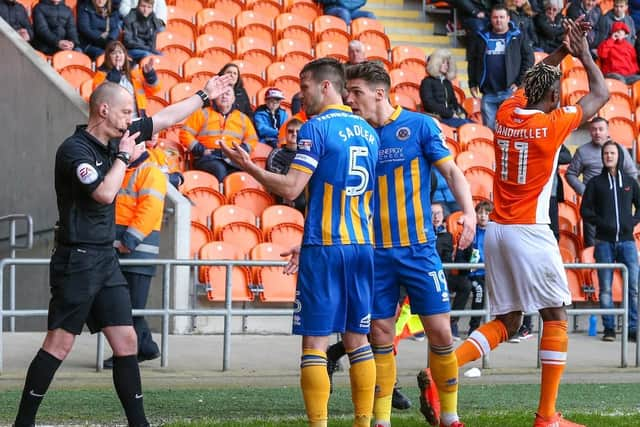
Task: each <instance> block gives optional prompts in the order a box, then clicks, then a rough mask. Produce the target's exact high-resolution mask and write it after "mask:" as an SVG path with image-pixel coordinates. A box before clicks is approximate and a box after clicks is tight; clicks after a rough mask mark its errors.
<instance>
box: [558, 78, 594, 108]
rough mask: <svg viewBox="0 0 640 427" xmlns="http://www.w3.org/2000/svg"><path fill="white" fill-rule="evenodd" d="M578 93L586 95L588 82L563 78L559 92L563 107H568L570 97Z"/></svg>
mask: <svg viewBox="0 0 640 427" xmlns="http://www.w3.org/2000/svg"><path fill="white" fill-rule="evenodd" d="M578 91H580V92H582V93H588V92H589V82H588V81H587V80H582V79H576V78H563V79H562V80H561V83H560V92H561V94H562V103H563V105H570V103H569V97H570V95H571V94H572V93H574V92H578ZM578 99H580V98H578ZM575 101H577V99H576V100H575ZM575 101H574V104H575Z"/></svg>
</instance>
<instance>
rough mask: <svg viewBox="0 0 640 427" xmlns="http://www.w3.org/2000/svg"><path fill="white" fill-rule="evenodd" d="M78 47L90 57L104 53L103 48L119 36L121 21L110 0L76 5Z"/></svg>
mask: <svg viewBox="0 0 640 427" xmlns="http://www.w3.org/2000/svg"><path fill="white" fill-rule="evenodd" d="M78 9H79V10H78V33H79V34H80V47H81V48H82V51H83V52H84V53H86V54H87V55H88V56H89V57H90V58H91V59H93V60H95V59H96V57H98V56H100V55H102V54H103V53H104V48H105V47H106V46H107V44H108V43H109V42H111V41H114V40H117V39H118V37H119V36H120V29H121V27H122V23H121V21H120V15H118V11H117V10H115V11H112V10H111V0H93V1H91V2H83V3H82V5H79V6H78Z"/></svg>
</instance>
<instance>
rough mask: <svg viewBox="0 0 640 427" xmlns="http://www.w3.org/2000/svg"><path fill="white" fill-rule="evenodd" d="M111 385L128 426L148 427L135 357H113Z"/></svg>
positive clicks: (136, 358)
mask: <svg viewBox="0 0 640 427" xmlns="http://www.w3.org/2000/svg"><path fill="white" fill-rule="evenodd" d="M113 385H114V386H115V388H116V393H118V398H120V402H121V403H122V407H123V408H124V412H125V414H126V415H127V420H128V421H129V426H131V427H144V426H148V425H149V422H148V421H147V418H146V417H145V415H144V405H143V404H142V383H141V381H140V368H139V367H138V357H137V355H135V354H134V355H131V356H113Z"/></svg>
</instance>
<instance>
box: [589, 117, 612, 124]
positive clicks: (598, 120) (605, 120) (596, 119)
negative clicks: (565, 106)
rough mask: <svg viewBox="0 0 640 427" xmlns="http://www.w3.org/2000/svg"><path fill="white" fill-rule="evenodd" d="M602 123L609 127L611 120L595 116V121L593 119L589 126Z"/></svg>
mask: <svg viewBox="0 0 640 427" xmlns="http://www.w3.org/2000/svg"><path fill="white" fill-rule="evenodd" d="M600 122H604V123H605V124H606V125H607V126H609V120H607V119H605V118H604V117H602V116H595V117H594V118H593V119H591V121H590V122H589V124H593V123H600Z"/></svg>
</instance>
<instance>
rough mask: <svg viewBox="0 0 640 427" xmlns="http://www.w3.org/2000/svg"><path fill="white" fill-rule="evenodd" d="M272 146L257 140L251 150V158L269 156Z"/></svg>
mask: <svg viewBox="0 0 640 427" xmlns="http://www.w3.org/2000/svg"><path fill="white" fill-rule="evenodd" d="M271 151H273V148H272V147H271V146H270V145H268V144H263V143H261V142H259V143H258V144H256V146H255V147H254V148H253V150H251V159H255V158H258V157H269V154H271Z"/></svg>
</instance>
